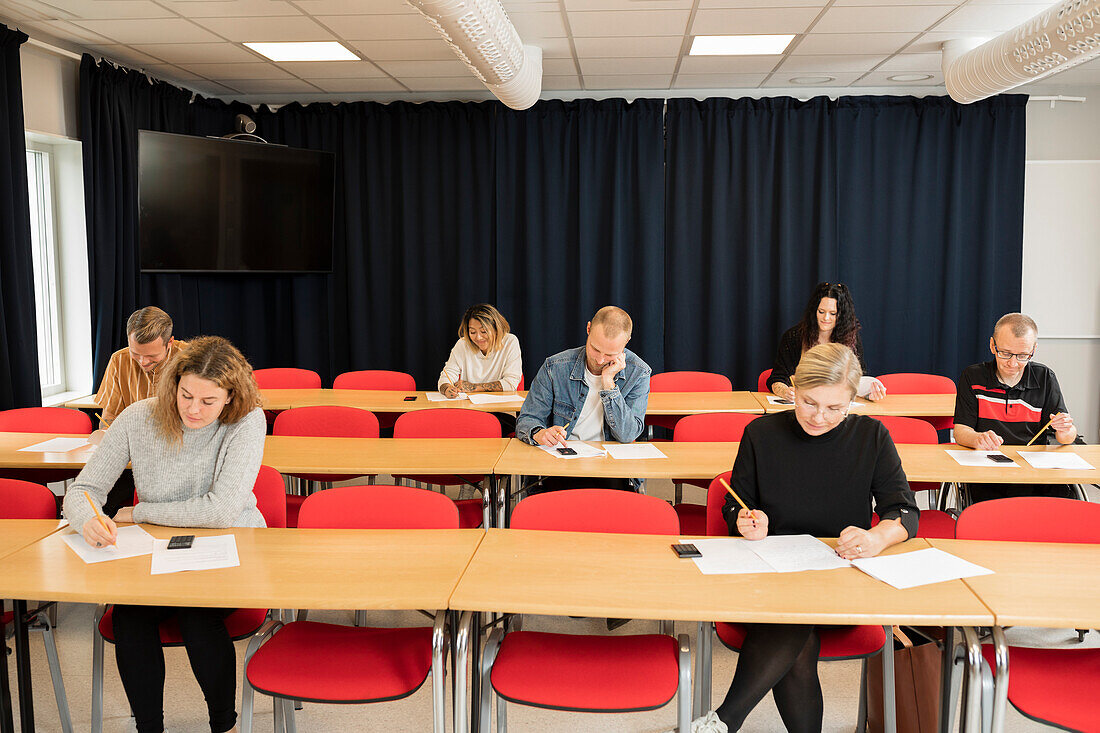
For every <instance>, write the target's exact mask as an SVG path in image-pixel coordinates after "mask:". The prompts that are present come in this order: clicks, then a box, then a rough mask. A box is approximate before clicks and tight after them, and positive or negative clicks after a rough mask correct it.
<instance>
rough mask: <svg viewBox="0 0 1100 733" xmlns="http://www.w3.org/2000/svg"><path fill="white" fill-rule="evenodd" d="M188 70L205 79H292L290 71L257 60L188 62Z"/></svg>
mask: <svg viewBox="0 0 1100 733" xmlns="http://www.w3.org/2000/svg"><path fill="white" fill-rule="evenodd" d="M187 70H188V71H191V72H194V73H196V74H198V75H199V76H201V77H203V78H205V79H212V80H214V81H221V80H223V79H291V78H293V77H292V76H291V75H290V74H289V73H287V72H286V71H283V70H282V69H280V68H279V67H278V66H276V65H275V64H272V63H264V62H262V61H257V62H255V63H247V64H188V65H187Z"/></svg>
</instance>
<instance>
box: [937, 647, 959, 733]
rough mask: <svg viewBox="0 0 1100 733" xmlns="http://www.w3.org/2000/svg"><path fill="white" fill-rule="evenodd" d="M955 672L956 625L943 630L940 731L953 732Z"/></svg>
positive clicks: (942, 732)
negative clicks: (953, 685) (953, 682)
mask: <svg viewBox="0 0 1100 733" xmlns="http://www.w3.org/2000/svg"><path fill="white" fill-rule="evenodd" d="M954 674H955V627H954V626H948V627H946V628H944V630H943V658H942V660H941V661H940V727H939V733H952V726H953V725H954V722H955V721H954V712H955V704H956V700H955V695H954V690H953V689H952V681H953V680H954Z"/></svg>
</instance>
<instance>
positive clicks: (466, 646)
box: [454, 611, 473, 733]
mask: <svg viewBox="0 0 1100 733" xmlns="http://www.w3.org/2000/svg"><path fill="white" fill-rule="evenodd" d="M472 617H473V614H472V613H471V612H469V611H463V612H462V615H461V616H460V617H459V620H458V628H457V629H456V630H455V696H454V731H455V733H469V730H470V710H469V708H468V703H467V698H466V668H467V667H468V666H469V662H470V620H471V618H472Z"/></svg>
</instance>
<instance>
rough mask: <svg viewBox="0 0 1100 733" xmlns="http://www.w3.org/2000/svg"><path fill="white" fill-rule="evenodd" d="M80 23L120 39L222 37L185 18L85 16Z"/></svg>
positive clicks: (154, 40) (166, 40) (174, 40)
mask: <svg viewBox="0 0 1100 733" xmlns="http://www.w3.org/2000/svg"><path fill="white" fill-rule="evenodd" d="M77 25H79V26H81V27H84V28H87V29H88V30H90V31H92V32H93V33H98V34H100V35H102V36H106V37H107V38H111V39H114V40H115V41H118V42H119V43H203V42H205V41H220V40H221V39H220V38H218V37H217V36H215V35H214V34H213V33H211V32H210V31H208V30H205V29H203V28H200V27H199V26H197V25H195V24H194V23H191V22H190V21H187V20H184V19H183V18H152V19H149V20H82V21H79V22H78V23H77Z"/></svg>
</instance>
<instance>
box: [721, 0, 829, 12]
mask: <svg viewBox="0 0 1100 733" xmlns="http://www.w3.org/2000/svg"><path fill="white" fill-rule="evenodd" d="M828 4H829V3H828V0H775V1H774V2H768V0H699V8H700V9H701V10H714V9H716V8H718V9H721V8H774V7H777V6H778V7H784V8H823V7H825V6H826V5H828Z"/></svg>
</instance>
